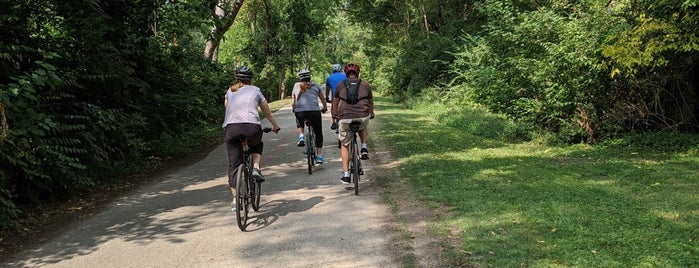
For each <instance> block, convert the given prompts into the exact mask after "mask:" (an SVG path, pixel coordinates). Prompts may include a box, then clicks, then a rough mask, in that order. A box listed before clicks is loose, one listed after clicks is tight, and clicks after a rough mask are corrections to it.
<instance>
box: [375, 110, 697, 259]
mask: <svg viewBox="0 0 699 268" xmlns="http://www.w3.org/2000/svg"><path fill="white" fill-rule="evenodd" d="M377 111H378V113H379V114H378V115H377V118H378V120H381V124H380V125H381V126H382V128H381V129H376V130H374V131H375V134H374V135H376V136H379V137H380V139H382V140H385V141H387V143H388V144H393V149H394V151H395V154H396V156H397V157H399V158H401V159H402V162H401V164H400V165H399V166H398V167H397V168H399V169H400V170H401V174H402V176H406V177H408V180H409V181H410V184H411V185H412V186H413V187H414V188H415V189H416V190H415V192H416V193H417V198H420V199H421V200H423V201H425V202H427V203H429V204H433V205H434V204H436V205H437V206H441V207H446V208H449V209H448V210H449V211H450V213H449V214H448V215H443V217H438V218H435V219H434V221H433V222H432V226H434V232H435V233H438V234H442V235H444V236H445V237H446V236H449V235H458V237H460V238H461V241H462V242H463V244H462V247H461V248H460V249H455V252H458V253H459V254H461V255H462V256H461V257H460V258H455V259H458V260H464V259H466V260H468V262H469V263H471V264H474V265H476V266H483V267H699V244H698V243H699V242H698V241H697V240H699V213H697V211H699V154H698V153H697V152H698V151H699V137H697V136H696V135H694V136H693V135H680V134H675V135H671V134H646V135H634V136H629V137H628V138H620V139H615V140H608V141H605V142H603V143H601V144H599V145H594V146H591V145H585V144H578V145H570V146H558V147H555V146H548V145H543V143H540V142H536V141H526V140H523V139H521V137H526V135H523V134H522V133H523V130H522V129H521V128H519V127H518V126H517V125H515V124H514V123H512V122H510V121H508V120H507V119H505V118H503V117H499V116H495V115H490V114H488V113H487V112H486V111H484V110H482V109H479V108H469V107H447V106H444V105H434V104H429V105H417V106H415V107H414V108H413V109H404V108H403V107H401V106H399V105H396V104H392V103H390V102H389V101H388V100H386V99H379V100H378V101H377ZM449 259H454V258H449ZM445 261H446V262H449V261H450V260H445ZM448 265H459V263H450V264H448ZM448 265H447V266H448Z"/></svg>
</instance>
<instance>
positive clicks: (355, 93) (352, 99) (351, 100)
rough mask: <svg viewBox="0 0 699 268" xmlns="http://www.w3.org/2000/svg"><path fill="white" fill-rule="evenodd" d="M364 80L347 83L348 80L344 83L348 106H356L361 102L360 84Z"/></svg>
mask: <svg viewBox="0 0 699 268" xmlns="http://www.w3.org/2000/svg"><path fill="white" fill-rule="evenodd" d="M361 82H362V80H356V81H352V82H347V80H345V81H342V83H343V84H345V92H346V93H347V94H346V96H345V99H344V101H345V102H346V103H348V104H356V103H357V102H359V100H361V99H360V98H359V84H360V83H361Z"/></svg>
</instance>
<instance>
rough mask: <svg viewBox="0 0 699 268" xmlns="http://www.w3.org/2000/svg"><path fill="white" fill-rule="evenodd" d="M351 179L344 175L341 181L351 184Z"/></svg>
mask: <svg viewBox="0 0 699 268" xmlns="http://www.w3.org/2000/svg"><path fill="white" fill-rule="evenodd" d="M350 180H351V179H350V177H345V176H342V178H340V181H342V184H350Z"/></svg>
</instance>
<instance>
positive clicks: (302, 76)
mask: <svg viewBox="0 0 699 268" xmlns="http://www.w3.org/2000/svg"><path fill="white" fill-rule="evenodd" d="M299 79H301V80H303V79H308V80H310V79H311V71H309V70H308V69H301V71H299Z"/></svg>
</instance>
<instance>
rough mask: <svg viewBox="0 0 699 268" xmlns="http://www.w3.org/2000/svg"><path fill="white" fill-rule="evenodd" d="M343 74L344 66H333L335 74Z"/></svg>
mask: <svg viewBox="0 0 699 268" xmlns="http://www.w3.org/2000/svg"><path fill="white" fill-rule="evenodd" d="M337 72H342V65H340V64H333V73H337Z"/></svg>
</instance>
